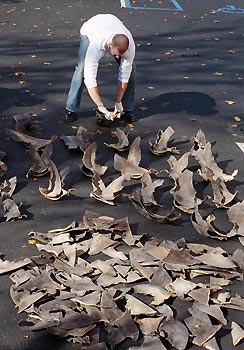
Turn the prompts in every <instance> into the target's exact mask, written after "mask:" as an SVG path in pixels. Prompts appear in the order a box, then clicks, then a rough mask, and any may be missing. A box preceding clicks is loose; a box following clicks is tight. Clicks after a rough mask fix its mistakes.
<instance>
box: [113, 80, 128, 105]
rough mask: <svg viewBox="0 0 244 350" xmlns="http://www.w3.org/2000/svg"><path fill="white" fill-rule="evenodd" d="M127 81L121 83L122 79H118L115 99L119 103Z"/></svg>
mask: <svg viewBox="0 0 244 350" xmlns="http://www.w3.org/2000/svg"><path fill="white" fill-rule="evenodd" d="M127 85H128V83H123V82H122V81H120V80H119V81H118V85H117V99H116V102H117V103H120V102H121V101H122V98H123V96H124V93H125V90H126V88H127Z"/></svg>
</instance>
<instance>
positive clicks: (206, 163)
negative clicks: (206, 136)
mask: <svg viewBox="0 0 244 350" xmlns="http://www.w3.org/2000/svg"><path fill="white" fill-rule="evenodd" d="M191 155H192V156H193V157H194V158H195V159H196V160H197V161H198V162H199V164H200V166H201V170H199V171H198V172H199V174H200V175H201V176H202V177H203V178H204V179H205V180H207V181H209V180H210V181H211V178H209V173H208V169H211V171H212V173H213V176H214V178H220V179H221V180H223V181H224V182H227V181H231V180H233V179H234V178H235V176H236V175H237V173H238V170H237V169H236V170H234V171H233V173H232V174H231V175H228V174H225V173H224V172H223V170H222V169H221V168H220V167H219V166H218V165H217V163H216V161H215V159H214V156H213V154H212V150H211V143H210V142H207V143H206V144H204V145H203V144H202V143H201V146H200V147H199V144H198V148H197V149H196V146H195V145H194V146H193V147H192V149H191Z"/></svg>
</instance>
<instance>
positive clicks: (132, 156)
mask: <svg viewBox="0 0 244 350" xmlns="http://www.w3.org/2000/svg"><path fill="white" fill-rule="evenodd" d="M140 145H141V138H140V136H137V137H136V138H135V140H134V141H133V142H132V144H131V146H130V150H129V153H128V156H127V160H128V162H129V163H131V164H133V165H135V166H139V164H140V161H141V148H140Z"/></svg>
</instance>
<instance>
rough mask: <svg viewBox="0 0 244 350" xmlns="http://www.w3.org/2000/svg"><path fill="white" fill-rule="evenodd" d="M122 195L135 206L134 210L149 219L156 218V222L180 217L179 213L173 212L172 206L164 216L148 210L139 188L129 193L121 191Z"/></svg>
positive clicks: (169, 220)
mask: <svg viewBox="0 0 244 350" xmlns="http://www.w3.org/2000/svg"><path fill="white" fill-rule="evenodd" d="M122 196H123V197H126V198H128V199H129V200H130V201H131V203H132V204H133V206H134V207H135V208H136V210H137V211H139V213H140V214H142V215H143V216H145V217H146V218H148V219H150V220H156V221H158V222H172V221H175V220H178V219H179V218H180V215H179V214H178V215H176V214H175V210H174V208H172V209H171V210H170V212H169V213H168V214H167V215H165V216H162V215H159V214H155V213H152V212H151V211H149V210H148V208H146V206H145V204H144V203H143V200H142V196H141V193H140V190H135V191H133V192H132V193H131V194H127V193H123V194H122Z"/></svg>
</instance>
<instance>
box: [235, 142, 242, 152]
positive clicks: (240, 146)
mask: <svg viewBox="0 0 244 350" xmlns="http://www.w3.org/2000/svg"><path fill="white" fill-rule="evenodd" d="M236 144H237V146H238V147H239V148H240V149H241V150H242V152H243V153H244V143H242V142H236Z"/></svg>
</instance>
